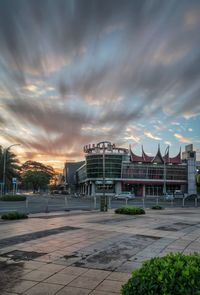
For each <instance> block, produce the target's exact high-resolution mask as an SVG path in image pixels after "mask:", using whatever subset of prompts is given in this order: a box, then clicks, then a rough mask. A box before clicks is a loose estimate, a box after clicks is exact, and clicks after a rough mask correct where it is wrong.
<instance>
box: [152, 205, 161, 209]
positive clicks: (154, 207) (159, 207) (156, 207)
mask: <svg viewBox="0 0 200 295" xmlns="http://www.w3.org/2000/svg"><path fill="white" fill-rule="evenodd" d="M151 209H153V210H162V209H164V208H163V207H162V206H160V205H155V206H152V207H151Z"/></svg>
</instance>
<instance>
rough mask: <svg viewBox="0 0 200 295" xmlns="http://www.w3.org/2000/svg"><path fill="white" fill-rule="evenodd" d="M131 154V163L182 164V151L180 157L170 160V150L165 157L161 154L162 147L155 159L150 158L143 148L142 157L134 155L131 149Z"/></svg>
mask: <svg viewBox="0 0 200 295" xmlns="http://www.w3.org/2000/svg"><path fill="white" fill-rule="evenodd" d="M130 154H131V161H132V162H143V163H152V162H154V161H157V160H159V161H161V162H162V163H168V164H170V163H171V164H181V162H182V161H181V150H180V151H179V153H178V155H177V156H175V157H172V158H170V157H169V149H168V150H167V153H166V154H165V156H164V157H163V156H162V155H161V152H160V146H158V151H157V154H156V156H155V157H150V156H148V155H147V154H146V153H145V152H144V149H143V146H142V156H138V155H136V154H134V153H133V152H132V150H131V148H130Z"/></svg>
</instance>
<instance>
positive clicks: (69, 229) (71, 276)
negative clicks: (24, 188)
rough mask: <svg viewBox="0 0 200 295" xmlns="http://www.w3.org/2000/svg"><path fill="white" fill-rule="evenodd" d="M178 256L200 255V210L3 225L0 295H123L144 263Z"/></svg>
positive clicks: (98, 215)
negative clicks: (178, 254)
mask: <svg viewBox="0 0 200 295" xmlns="http://www.w3.org/2000/svg"><path fill="white" fill-rule="evenodd" d="M48 216H50V215H48ZM30 217H31V216H30ZM39 232H40V233H39ZM41 232H43V234H42V235H41ZM6 241H7V244H6ZM178 251H179V252H184V253H190V252H194V251H196V252H200V209H187V210H186V209H176V210H175V209H165V210H163V211H152V210H147V214H146V215H145V216H133V217H131V216H119V215H115V214H114V213H113V211H110V212H107V213H97V212H95V213H80V214H79V215H77V214H74V215H73V214H71V213H66V214H63V213H62V214H60V215H59V214H58V215H57V216H54V218H44V214H43V215H40V214H38V215H34V218H29V219H28V220H23V221H11V222H5V223H4V222H0V255H1V256H0V294H2V295H4V294H7V295H9V294H10V295H11V294H27V295H39V294H40V295H45V294H47V295H51V294H52V295H53V294H58V295H66V294H70V295H76V294H80V295H84V294H92V295H98V294H99V295H106V294H113V295H114V294H120V288H121V285H122V284H123V283H124V282H126V281H127V280H128V278H129V277H130V273H131V271H132V270H133V269H136V268H138V267H140V266H141V264H142V262H143V261H144V260H147V259H150V258H151V257H154V256H163V255H166V254H167V253H169V252H178ZM39 254H41V255H39Z"/></svg>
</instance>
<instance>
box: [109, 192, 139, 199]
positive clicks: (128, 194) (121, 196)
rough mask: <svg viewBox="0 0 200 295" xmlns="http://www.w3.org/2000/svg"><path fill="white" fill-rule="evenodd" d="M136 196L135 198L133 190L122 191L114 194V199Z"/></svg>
mask: <svg viewBox="0 0 200 295" xmlns="http://www.w3.org/2000/svg"><path fill="white" fill-rule="evenodd" d="M134 198H135V194H134V193H131V192H121V193H119V194H116V195H115V196H114V199H116V200H126V199H134Z"/></svg>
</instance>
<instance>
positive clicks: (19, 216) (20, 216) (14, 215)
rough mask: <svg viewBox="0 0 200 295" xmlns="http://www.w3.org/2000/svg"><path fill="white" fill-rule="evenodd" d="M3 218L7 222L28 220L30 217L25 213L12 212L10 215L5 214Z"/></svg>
mask: <svg viewBox="0 0 200 295" xmlns="http://www.w3.org/2000/svg"><path fill="white" fill-rule="evenodd" d="M1 218H2V219H6V220H15V219H26V218H28V215H27V214H25V213H19V212H10V213H6V214H3V215H2V216H1Z"/></svg>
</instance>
